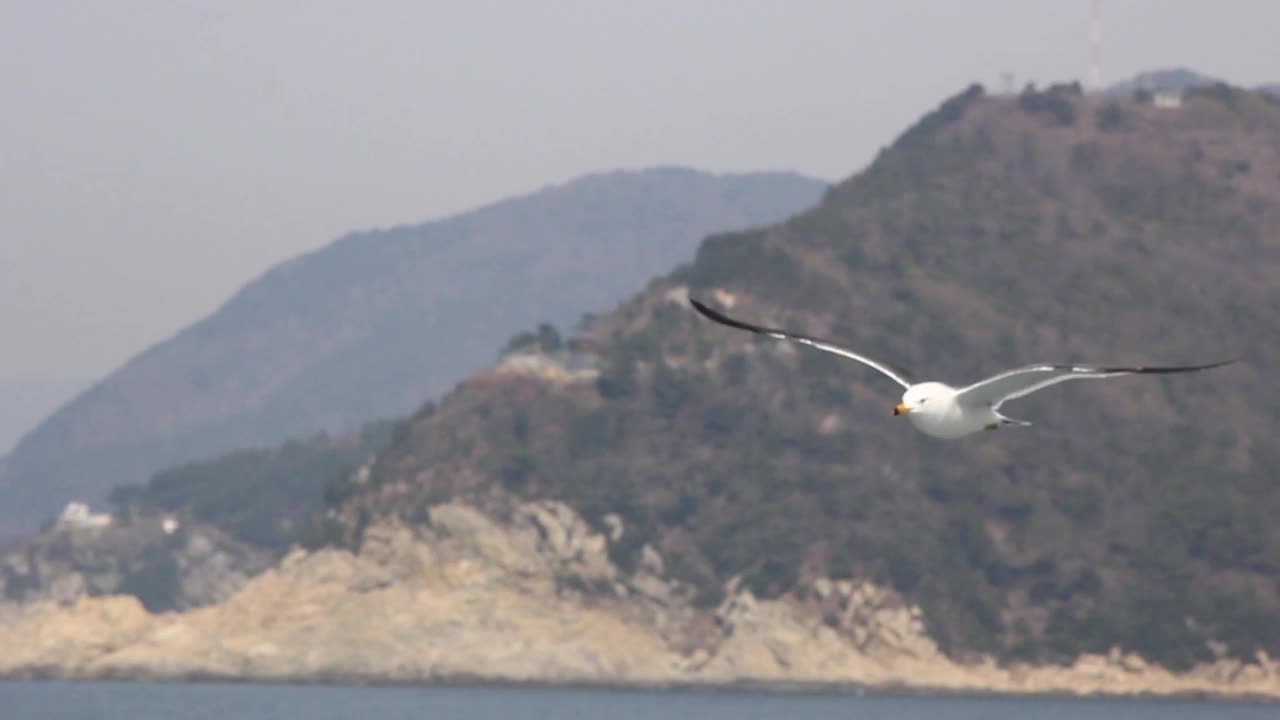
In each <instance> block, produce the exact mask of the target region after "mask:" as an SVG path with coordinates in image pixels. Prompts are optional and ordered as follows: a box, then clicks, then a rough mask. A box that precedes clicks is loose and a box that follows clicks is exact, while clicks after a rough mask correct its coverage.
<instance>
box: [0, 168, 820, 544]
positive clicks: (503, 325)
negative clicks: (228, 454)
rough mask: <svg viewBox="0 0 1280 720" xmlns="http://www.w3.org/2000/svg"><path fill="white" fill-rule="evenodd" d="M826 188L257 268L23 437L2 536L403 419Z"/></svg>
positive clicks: (734, 188) (465, 225) (678, 189)
mask: <svg viewBox="0 0 1280 720" xmlns="http://www.w3.org/2000/svg"><path fill="white" fill-rule="evenodd" d="M826 187H827V185H826V183H824V182H822V181H819V180H815V179H811V178H806V177H802V176H800V175H797V174H793V173H785V172H770V173H747V174H728V175H713V174H710V173H705V172H700V171H695V170H691V169H686V168H674V167H664V168H654V169H648V170H641V171H617V172H611V173H602V174H596V175H590V176H586V177H583V178H579V179H576V180H573V181H570V182H567V183H564V184H562V185H557V186H548V187H545V188H543V189H542V190H539V191H537V192H534V193H532V194H529V195H525V196H522V197H516V198H512V199H509V200H504V201H501V202H497V203H494V204H492V205H489V206H486V207H483V208H480V209H478V210H474V211H471V212H466V213H462V214H459V215H456V216H453V217H449V218H446V219H443V220H439V221H434V222H428V223H424V224H421V225H412V226H402V227H396V228H392V229H388V230H375V231H368V232H359V233H352V234H350V235H347V236H346V237H343V238H341V239H339V240H337V241H336V242H334V243H332V244H331V245H329V246H327V247H325V248H323V249H321V250H318V251H316V252H312V253H309V254H306V255H303V256H301V257H298V258H295V259H293V260H290V261H287V262H284V263H281V264H280V265H278V266H276V267H275V268H273V269H271V270H270V271H268V272H267V273H265V274H264V275H262V276H261V277H259V278H258V279H256V280H254V281H253V282H251V283H249V284H248V285H246V286H245V287H244V289H243V290H241V291H240V292H238V293H237V294H236V295H235V296H234V297H233V298H231V300H229V301H228V302H227V303H226V304H225V305H223V306H222V307H221V308H219V309H218V310H217V311H216V312H215V313H213V314H212V315H210V316H209V317H207V318H205V319H204V320H201V321H199V322H197V323H196V324H194V325H192V326H191V327H189V328H187V329H185V330H183V331H181V332H179V333H178V334H176V335H175V336H174V337H173V338H171V339H169V340H166V341H164V342H161V343H159V344H157V345H155V346H153V347H151V348H149V349H148V350H146V351H145V352H143V353H141V354H139V355H138V356H136V357H134V358H133V359H131V360H130V361H129V362H128V363H126V364H125V365H124V366H123V367H122V368H120V369H119V370H117V371H116V372H114V373H112V374H111V375H109V376H108V377H107V378H106V379H104V380H102V381H101V382H99V383H97V384H95V385H94V386H93V387H91V388H90V389H89V390H88V391H86V392H84V393H83V394H81V395H80V396H78V397H77V398H76V399H74V400H73V401H71V402H70V403H68V404H67V405H65V406H64V407H62V408H61V409H60V410H58V411H57V412H56V413H54V414H53V415H52V416H51V417H50V418H48V419H47V420H46V421H44V422H43V423H41V424H40V425H39V426H38V427H37V428H36V429H34V430H33V431H32V432H30V433H28V434H27V435H26V436H25V437H23V438H22V440H21V441H20V442H19V443H18V444H17V446H16V447H15V448H14V451H13V452H12V453H11V455H10V456H9V458H8V467H7V471H6V473H7V477H6V479H5V481H0V487H2V486H3V485H5V484H7V485H8V490H7V491H6V493H5V494H6V496H7V498H6V501H5V502H4V503H0V536H3V535H5V534H6V532H8V533H9V534H12V533H13V532H16V531H22V530H27V529H31V528H32V527H34V526H35V525H36V524H38V523H39V522H41V521H43V520H46V519H47V518H48V517H50V516H51V515H52V514H53V513H54V512H55V511H56V510H57V509H58V508H59V507H60V505H61V504H62V503H65V502H66V501H67V500H69V499H71V498H83V499H86V500H91V501H94V500H100V499H102V498H103V497H104V496H105V494H106V493H107V491H109V490H110V489H111V488H112V487H114V486H116V485H120V484H126V483H137V482H142V481H145V480H146V479H147V477H148V476H149V475H150V474H151V473H153V472H155V471H157V470H160V469H162V468H165V467H168V466H170V465H174V464H176V463H179V462H183V461H187V460H191V459H196V458H201V457H207V456H211V455H214V454H216V453H219V452H222V451H226V450H230V449H235V448H242V447H255V446H264V445H269V444H273V443H276V442H279V441H282V440H284V439H286V438H289V437H293V436H299V435H306V434H310V433H314V432H319V431H324V430H336V429H347V428H352V427H354V426H356V425H358V424H359V423H361V422H363V421H366V420H370V419H376V418H384V417H391V416H396V415H400V414H403V413H406V412H408V411H409V410H411V409H412V408H414V407H416V406H418V405H419V404H420V403H421V402H422V401H423V400H425V399H427V398H429V397H431V396H434V395H437V394H439V393H441V392H443V391H444V390H446V389H447V388H449V387H450V386H451V385H452V384H453V383H454V382H456V381H457V380H458V379H460V378H461V377H463V376H464V375H465V374H466V373H468V372H471V371H474V370H476V369H477V368H479V367H482V366H484V365H485V364H487V363H489V362H491V361H492V360H493V359H494V357H495V355H496V353H497V351H498V350H499V349H500V347H501V344H502V342H503V341H504V340H506V339H507V338H509V337H510V336H511V335H512V334H513V333H515V332H517V331H520V330H524V329H528V328H531V327H533V326H534V325H535V324H536V323H538V322H542V321H550V322H552V323H555V324H557V325H560V326H562V327H563V326H565V325H567V324H569V323H572V322H573V321H574V320H575V319H577V318H578V317H579V316H581V315H582V314H583V313H584V312H587V311H600V310H607V309H608V308H609V307H611V306H612V305H613V304H614V303H616V302H618V301H620V300H621V299H623V298H624V297H626V296H627V295H628V294H630V293H632V292H635V291H636V290H638V289H640V288H641V286H642V285H643V283H644V282H645V281H646V280H648V279H649V278H650V277H653V276H655V275H657V274H659V273H661V272H663V271H666V270H668V269H670V268H671V267H672V266H674V265H675V264H676V263H678V262H680V261H683V260H687V259H688V258H689V257H691V256H692V253H693V250H694V248H695V247H696V244H697V242H698V241H699V240H700V239H701V238H702V237H704V236H705V235H707V234H710V233H713V232H717V231H724V230H730V229H739V228H743V227H748V226H753V225H759V224H763V223H769V222H776V221H778V220H781V219H783V218H785V217H787V216H788V215H791V214H793V213H795V212H798V211H800V210H803V209H805V208H807V207H809V206H811V205H813V204H814V203H815V202H817V200H818V199H819V197H820V195H821V194H822V192H823V191H824V190H825V189H826Z"/></svg>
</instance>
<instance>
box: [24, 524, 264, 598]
mask: <svg viewBox="0 0 1280 720" xmlns="http://www.w3.org/2000/svg"><path fill="white" fill-rule="evenodd" d="M103 517H106V516H103ZM274 559H275V558H274V556H273V555H272V554H271V553H270V552H268V551H266V550H262V549H260V548H256V547H253V546H250V545H248V544H246V543H244V542H241V541H238V540H236V539H234V538H232V537H230V536H229V535H227V534H226V533H225V532H222V531H221V530H219V529H217V528H215V527H212V526H209V525H206V524H201V523H194V522H179V521H178V520H177V519H175V518H172V517H168V516H164V515H158V514H152V515H140V516H136V517H127V518H118V519H117V520H116V521H113V522H110V523H101V522H99V523H92V524H87V523H75V522H70V523H68V522H60V523H59V524H57V525H54V526H52V527H50V528H49V529H47V530H45V531H44V532H41V533H38V534H36V535H34V536H32V537H30V538H27V539H26V540H23V541H21V542H19V543H15V544H14V545H11V546H9V547H7V548H5V549H3V550H0V617H2V616H4V615H9V616H13V615H14V614H16V613H17V612H18V606H19V605H23V606H25V605H33V604H38V603H42V602H43V603H48V604H51V605H53V606H66V605H69V604H72V603H75V602H76V601H77V600H78V599H80V598H81V597H86V596H87V597H101V596H109V595H117V594H128V595H133V596H135V597H138V598H141V599H142V600H143V601H144V602H145V604H146V605H147V607H149V608H150V609H152V610H186V609H191V608H195V607H200V606H202V605H209V604H212V603H216V602H220V601H222V600H224V599H226V598H228V597H230V596H231V595H232V594H234V593H235V592H236V591H237V590H239V589H240V588H241V587H242V586H243V585H244V584H245V583H246V582H247V581H248V580H249V578H251V577H253V576H254V575H256V574H258V573H260V572H262V571H263V570H266V569H267V568H268V567H270V566H271V564H272V562H273V560H274ZM6 606H7V608H6Z"/></svg>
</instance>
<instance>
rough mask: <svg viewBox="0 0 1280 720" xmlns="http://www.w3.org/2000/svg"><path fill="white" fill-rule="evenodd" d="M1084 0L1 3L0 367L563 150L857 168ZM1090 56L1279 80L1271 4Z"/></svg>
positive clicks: (136, 324) (114, 360)
mask: <svg viewBox="0 0 1280 720" xmlns="http://www.w3.org/2000/svg"><path fill="white" fill-rule="evenodd" d="M1089 9H1090V3H1089V2H1088V0H1057V1H1055V2H1033V1H1028V0H1006V1H995V0H965V1H963V2H958V1H953V0H938V1H936V2H923V1H917V2H909V1H908V2H892V3H890V2H874V3H873V2H854V1H853V0H833V1H831V2H820V1H817V0H797V1H790V0H788V1H786V2H784V1H783V0H772V1H768V2H750V1H746V0H695V1H693V2H690V1H689V0H672V1H665V0H664V1H654V0H644V2H639V1H636V0H628V1H625V2H624V1H621V0H619V1H606V0H581V1H574V2H569V1H556V0H543V1H542V2H532V1H529V2H525V1H523V0H505V1H503V2H494V1H484V0H481V1H476V0H469V1H467V2H461V1H459V2H446V1H442V0H435V1H428V0H423V1H421V2H356V1H354V0H352V1H351V2H323V1H316V0H309V1H308V2H285V1H283V0H272V1H270V2H247V1H245V2H230V1H227V2H214V1H212V0H211V1H209V2H190V1H179V0H170V1H168V2H158V1H157V2H137V1H126V0H115V1H113V2H98V1H97V0H95V1H94V2H69V1H59V0H51V1H50V2H37V1H36V0H26V1H19V0H0V91H2V92H0V380H9V381H13V380H16V381H20V382H21V381H25V380H33V381H34V380H36V379H44V380H48V379H56V378H94V377H98V376H101V375H103V374H105V373H106V372H108V371H110V370H112V369H113V368H115V367H116V366H118V365H119V364H120V363H121V362H123V361H124V360H126V359H127V358H128V357H129V356H131V355H133V354H134V353H136V352H138V351H140V350H142V349H143V348H145V347H146V346H147V345H150V344H151V343H154V342H156V341H159V340H162V339H164V338H165V337H168V336H169V335H171V334H172V333H173V332H175V331H176V330H178V329H179V328H181V327H182V326H184V325H186V324H188V323H190V322H192V321H194V320H196V319H198V318H199V317H201V316H202V315H204V314H206V313H208V312H209V311H211V310H213V309H214V308H215V307H216V306H217V305H218V304H219V303H221V302H222V301H223V300H225V299H226V298H227V297H228V296H229V295H230V294H231V293H232V292H234V291H235V289H236V288H238V287H239V286H240V285H242V284H243V283H244V282H246V281H247V280H249V279H251V277H253V276H254V275H256V274H258V273H259V272H261V271H263V270H265V269H266V268H267V267H269V266H270V265H272V264H273V263H275V262H277V261H279V260H282V259H284V258H286V257H288V256H291V255H294V254H297V253H299V252H302V251H305V250H309V249H312V248H315V247H318V246H320V245H322V244H324V243H327V242H329V241H330V240H332V239H334V238H335V237H336V236H338V235H340V234H342V233H344V232H346V231H349V230H352V229H359V228H369V227H377V226H382V227H385V226H389V225H394V224H397V223H403V222H416V221H421V220H425V219H429V218H433V217H438V216H442V215H446V214H449V213H453V212H456V211H459V210H464V209H468V208H471V207H473V206H476V205H478V204H482V203H485V202H489V201H492V200H495V199H498V198H501V197H504V196H507V195H510V194H513V193H520V192H525V191H529V190H533V189H536V188H538V187H540V186H541V185H543V184H546V183H549V182H560V181H563V180H565V179H568V178H570V177H573V176H575V175H579V174H582V173H586V172H591V171H597V170H605V169H613V168H617V167H632V168H636V167H644V166H650V165H655V164H683V165H692V166H696V167H700V168H705V169H711V170H717V171H728V170H750V169H794V170H799V171H802V172H805V173H809V174H812V175H816V176H819V177H823V178H827V179H837V178H841V177H844V176H847V175H849V174H851V173H853V172H854V171H856V170H858V169H859V168H861V167H862V166H863V165H864V164H865V163H866V162H867V161H868V160H869V159H870V157H871V156H872V154H873V153H874V152H875V151H876V149H877V148H878V147H880V146H881V145H884V144H887V143H888V142H890V141H891V140H892V139H893V137H894V136H895V135H896V134H897V133H899V132H900V131H901V130H902V129H903V128H904V127H905V126H906V125H907V124H908V123H910V122H912V121H913V120H915V119H916V118H917V117H918V116H919V115H920V114H921V113H922V112H924V111H925V110H927V109H929V108H931V107H933V106H935V105H936V104H937V103H938V102H939V101H940V100H941V99H942V98H943V97H944V96H946V95H949V94H951V93H954V92H956V91H958V90H960V89H962V88H963V87H964V86H965V85H966V84H967V83H969V82H972V81H980V82H983V83H984V84H986V85H987V86H988V87H989V88H995V87H998V85H999V76H1000V73H1001V72H1002V71H1012V72H1015V73H1016V74H1017V77H1018V84H1019V85H1021V84H1022V83H1023V82H1025V81H1027V80H1034V81H1036V82H1038V83H1041V84H1043V83H1046V82H1051V81H1057V80H1069V79H1076V78H1081V79H1084V78H1086V77H1087V68H1088V58H1089V44H1088V37H1089V16H1090V12H1089ZM1102 17H1103V22H1104V26H1103V27H1104V39H1103V79H1104V81H1105V82H1109V81H1114V80H1118V79H1121V78H1122V77H1127V76H1129V75H1132V74H1134V73H1135V72H1137V71H1140V70H1146V69H1152V68H1157V67H1166V66H1171V65H1185V66H1190V67H1192V68H1195V69H1197V70H1200V71H1203V72H1206V73H1209V74H1213V75H1217V76H1220V77H1224V78H1226V79H1228V80H1230V81H1232V82H1235V83H1240V84H1246V85H1252V84H1256V83H1260V82H1264V81H1275V80H1280V50H1277V47H1280V46H1278V45H1277V42H1276V37H1277V34H1276V33H1277V31H1276V28H1280V3H1276V2H1270V1H1269V0H1258V1H1257V2H1222V1H1214V2H1210V1H1209V0H1203V1H1197V2H1189V1H1186V2H1184V1H1173V0H1160V1H1157V0H1147V1H1138V0H1132V1H1129V2H1118V1H1116V0H1111V1H1110V2H1107V1H1106V0H1104V2H1103V3H1102Z"/></svg>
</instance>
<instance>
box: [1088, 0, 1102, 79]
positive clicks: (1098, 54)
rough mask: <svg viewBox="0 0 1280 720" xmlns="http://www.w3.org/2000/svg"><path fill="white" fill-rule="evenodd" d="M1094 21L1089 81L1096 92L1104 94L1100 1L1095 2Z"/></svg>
mask: <svg viewBox="0 0 1280 720" xmlns="http://www.w3.org/2000/svg"><path fill="white" fill-rule="evenodd" d="M1092 19H1093V22H1092V23H1090V24H1091V26H1092V27H1091V31H1092V32H1091V33H1090V34H1091V35H1092V40H1093V48H1092V50H1093V52H1092V54H1091V57H1090V58H1089V81H1090V85H1092V88H1093V91H1094V92H1102V16H1101V14H1100V13H1099V12H1098V0H1093V18H1092Z"/></svg>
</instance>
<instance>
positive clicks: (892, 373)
mask: <svg viewBox="0 0 1280 720" xmlns="http://www.w3.org/2000/svg"><path fill="white" fill-rule="evenodd" d="M689 302H690V304H692V305H693V308H694V309H695V310H697V311H698V312H700V313H702V314H703V315H704V316H706V317H708V318H710V319H711V320H714V321H716V322H718V323H720V324H721V325H728V326H729V327H732V328H738V329H739V330H747V331H749V332H753V333H758V334H760V335H767V336H769V337H771V338H775V339H777V340H791V341H793V342H798V343H801V344H804V345H808V346H810V347H815V348H818V349H819V350H825V351H826V352H829V353H835V354H836V355H839V356H841V357H846V358H849V359H850V360H857V361H858V362H860V363H862V364H863V365H867V366H870V367H873V368H875V369H876V370H879V371H880V372H882V373H884V374H885V375H888V376H889V377H890V378H892V379H893V381H894V382H896V383H898V384H899V385H901V386H902V387H904V388H905V387H911V380H910V379H909V378H908V377H907V374H906V373H905V372H903V371H902V370H899V369H897V368H895V367H892V366H890V365H886V364H885V363H882V362H880V361H878V360H872V359H871V358H869V357H867V356H865V355H859V354H858V353H856V352H853V351H852V350H846V349H845V348H842V347H840V346H839V345H833V344H832V343H830V342H828V341H826V340H820V339H818V338H814V337H809V336H808V335H799V334H797V333H793V332H788V331H786V330H779V329H777V328H767V327H761V326H759V325H752V324H751V323H747V322H743V321H741V320H734V319H733V318H731V317H729V316H728V315H724V314H722V313H719V312H716V311H715V310H712V309H711V308H709V307H707V306H706V305H703V304H702V303H700V302H698V301H697V300H694V299H693V298H689Z"/></svg>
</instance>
